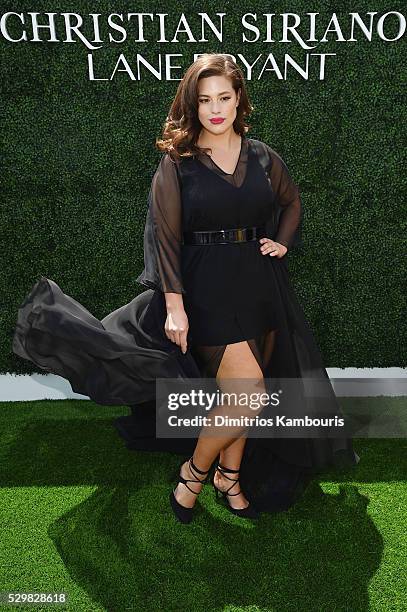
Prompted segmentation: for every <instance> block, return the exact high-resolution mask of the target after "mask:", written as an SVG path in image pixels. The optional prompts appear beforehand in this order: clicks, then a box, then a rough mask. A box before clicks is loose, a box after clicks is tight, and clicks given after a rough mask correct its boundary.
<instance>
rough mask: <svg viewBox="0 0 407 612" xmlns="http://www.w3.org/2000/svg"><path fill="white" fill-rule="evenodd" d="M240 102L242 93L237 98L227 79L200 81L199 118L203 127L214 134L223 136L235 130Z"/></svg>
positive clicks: (215, 78)
mask: <svg viewBox="0 0 407 612" xmlns="http://www.w3.org/2000/svg"><path fill="white" fill-rule="evenodd" d="M239 100H240V91H239V92H238V95H237V96H236V93H235V90H234V89H233V86H232V82H231V80H230V79H228V78H227V77H225V76H211V77H206V78H203V79H200V80H199V81H198V118H199V121H200V122H201V124H202V127H203V128H204V129H206V130H208V132H211V133H212V134H223V133H224V132H226V131H228V130H229V129H230V128H233V122H234V120H235V119H236V114H237V107H238V106H239ZM221 119H222V120H223V121H221ZM212 120H214V121H212ZM215 120H217V121H215Z"/></svg>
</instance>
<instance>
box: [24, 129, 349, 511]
mask: <svg viewBox="0 0 407 612" xmlns="http://www.w3.org/2000/svg"><path fill="white" fill-rule="evenodd" d="M253 226H264V227H265V228H266V235H267V236H268V237H270V238H272V239H274V240H276V241H277V242H279V243H281V244H284V245H285V246H287V248H288V249H291V248H292V247H294V246H296V245H297V244H299V243H300V241H301V237H300V227H301V200H300V194H299V189H298V187H297V186H296V184H295V183H294V181H293V180H292V178H291V176H290V174H289V172H288V169H287V166H286V164H285V163H284V161H283V160H282V159H281V157H280V156H279V155H278V154H277V153H276V152H275V151H274V150H273V149H271V148H270V147H269V146H268V145H267V144H265V143H263V142H261V141H259V140H255V139H252V138H248V137H247V136H243V137H242V140H241V150H240V155H239V159H238V162H237V164H236V168H235V171H234V172H233V173H232V174H227V173H225V172H224V171H223V170H222V169H221V168H219V167H218V166H217V165H216V163H215V162H214V161H213V160H212V158H211V157H210V156H209V155H207V154H206V153H203V152H202V153H201V154H199V155H198V156H193V157H188V158H183V159H182V160H181V161H180V162H176V161H174V160H173V159H172V158H171V156H170V155H169V154H164V155H163V156H162V158H161V161H160V164H159V166H158V168H157V170H156V172H155V174H154V177H153V180H152V183H151V189H150V192H149V197H148V212H147V219H146V225H145V233H144V262H145V267H144V270H143V272H142V273H141V274H140V275H139V276H138V278H137V281H138V282H139V283H141V284H142V285H144V286H145V287H148V289H147V290H146V291H144V292H142V293H141V294H140V295H138V296H137V297H136V298H134V299H133V300H132V301H131V302H130V303H129V304H126V305H124V306H122V307H121V308H119V309H117V310H115V311H114V312H112V313H111V314H109V315H108V316H107V317H105V318H104V319H102V320H101V321H99V320H98V319H96V318H95V317H93V316H92V314H91V313H89V311H88V310H86V308H84V307H83V306H82V305H81V304H80V303H78V302H77V301H76V300H74V299H73V298H72V297H70V296H68V295H66V294H64V293H63V291H62V290H61V289H60V288H59V286H58V285H57V284H56V283H55V282H54V281H52V280H50V279H47V278H45V277H41V278H40V280H39V281H38V282H37V283H36V284H35V285H34V287H33V289H32V290H31V292H30V293H29V295H28V296H27V297H26V299H25V300H24V302H23V304H22V305H21V307H20V309H19V311H18V320H17V325H16V328H15V333H14V338H13V351H14V352H15V353H16V354H17V355H19V356H21V357H23V358H25V359H29V360H31V361H32V362H33V363H35V364H36V365H37V366H38V367H40V368H42V369H44V370H47V371H49V372H53V373H55V374H59V375H60V376H63V377H64V378H66V379H68V380H69V382H70V383H71V386H72V388H73V390H74V391H76V392H78V393H82V394H85V395H88V396H89V397H90V398H91V399H93V400H94V401H95V402H97V403H99V404H105V405H108V404H126V405H129V406H131V407H132V415H130V416H126V417H121V418H119V419H117V421H116V423H115V424H116V427H117V429H118V431H119V433H120V434H121V435H122V437H123V438H124V439H125V440H126V443H127V446H128V447H129V448H132V449H139V450H167V451H170V452H175V453H185V454H189V453H192V451H193V449H194V446H195V443H196V438H191V439H179V440H177V439H172V440H169V439H160V438H156V437H155V420H154V419H155V380H156V378H158V377H159V378H164V377H170V378H179V379H180V380H188V378H191V377H192V378H200V377H215V376H216V373H217V371H218V368H219V365H220V363H221V360H222V356H223V353H224V351H225V349H226V346H227V345H228V344H231V343H235V342H240V341H242V340H246V341H247V342H248V344H249V346H250V349H251V351H252V353H253V355H254V356H255V358H256V360H257V363H258V364H259V366H260V368H261V370H262V372H263V375H264V377H265V378H270V379H272V378H273V377H274V378H281V377H282V378H301V377H312V378H315V379H318V380H319V381H321V380H322V381H323V382H324V386H325V389H324V406H323V413H324V416H326V415H327V414H329V415H330V416H334V415H336V416H343V415H342V412H341V409H340V407H339V405H338V403H337V401H336V398H335V395H334V392H333V389H332V386H331V383H330V381H329V377H328V375H327V372H326V370H325V368H324V366H323V363H322V359H321V355H320V352H319V349H318V347H317V345H316V343H315V339H314V337H313V333H312V331H311V329H310V327H309V325H308V323H307V321H306V319H305V317H304V313H303V310H302V308H301V306H300V304H299V302H298V300H297V297H296V295H295V292H294V290H293V287H292V285H291V283H290V280H289V275H288V269H287V263H286V257H285V256H284V257H282V258H279V259H278V258H277V257H275V256H273V257H270V256H268V255H263V254H262V253H261V252H260V244H259V242H258V241H257V240H254V241H250V242H241V243H229V244H210V245H201V246H198V245H191V244H185V243H184V241H183V236H184V232H189V231H210V230H217V229H231V228H241V227H253ZM164 292H175V293H182V294H183V301H184V306H185V311H186V314H187V316H188V321H189V331H188V336H187V348H188V350H187V352H186V354H185V355H184V354H183V353H182V351H181V349H180V347H178V346H177V345H176V344H174V343H173V342H171V341H170V340H169V339H168V338H167V337H166V335H165V332H164V324H165V320H166V308H165V296H164ZM358 461H359V457H358V456H357V454H356V453H355V452H354V450H353V448H352V441H351V439H350V438H349V437H338V438H332V437H319V438H290V439H283V438H254V437H253V438H249V439H248V440H247V443H246V445H245V451H244V455H243V459H242V464H241V476H240V478H241V485H242V487H243V489H244V491H245V493H246V495H247V497H248V499H250V500H251V501H253V502H255V503H256V505H257V506H258V507H259V509H262V510H264V511H269V512H273V511H278V510H281V509H285V508H288V507H289V506H290V505H292V503H294V501H296V499H298V497H299V496H300V495H301V493H302V492H303V490H304V488H305V486H306V484H307V483H308V482H309V480H310V478H311V477H312V476H313V475H314V474H316V473H318V472H320V471H322V470H324V469H326V468H331V467H336V466H339V467H346V466H351V465H355V464H357V462H358Z"/></svg>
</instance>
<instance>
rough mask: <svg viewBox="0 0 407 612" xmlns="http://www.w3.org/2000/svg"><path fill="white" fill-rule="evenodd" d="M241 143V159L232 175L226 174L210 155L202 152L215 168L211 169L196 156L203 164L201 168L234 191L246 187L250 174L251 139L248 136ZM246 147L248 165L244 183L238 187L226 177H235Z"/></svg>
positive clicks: (243, 137) (242, 138) (242, 137)
mask: <svg viewBox="0 0 407 612" xmlns="http://www.w3.org/2000/svg"><path fill="white" fill-rule="evenodd" d="M240 138H241V142H240V153H239V158H238V160H237V164H236V166H235V169H234V171H233V173H232V174H228V173H227V172H225V171H224V170H223V169H222V168H220V166H218V165H217V164H216V163H215V162H214V161H213V159H212V158H211V156H210V155H208V154H207V153H204V152H202V153H203V154H205V155H206V157H208V158H209V159H210V161H211V163H212V164H213V165H214V166H215V168H211V167H210V166H209V165H207V164H206V163H204V162H203V161H202V159H200V156H199V155H197V156H196V160H197V161H198V162H199V163H200V164H201V166H203V167H204V168H206V170H207V171H208V172H210V173H211V174H214V175H215V176H217V177H218V178H219V179H220V180H221V181H223V182H225V183H227V184H228V185H229V186H230V187H232V189H241V188H242V187H243V185H245V183H246V180H247V174H248V164H249V160H250V146H249V139H248V138H247V137H246V136H241V137H240ZM244 145H246V147H245V148H246V149H247V150H246V154H247V161H246V162H245V163H246V169H245V175H244V177H243V181H242V183H241V184H240V185H239V186H238V185H234V184H233V183H232V182H229V181H228V180H227V179H226V177H234V175H235V174H236V171H237V169H238V167H239V164H240V163H241V160H242V153H243V150H244ZM217 170H219V171H220V172H218V171H217Z"/></svg>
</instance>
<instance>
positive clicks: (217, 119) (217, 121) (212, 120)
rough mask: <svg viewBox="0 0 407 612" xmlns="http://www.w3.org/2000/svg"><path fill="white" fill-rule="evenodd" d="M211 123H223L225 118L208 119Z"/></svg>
mask: <svg viewBox="0 0 407 612" xmlns="http://www.w3.org/2000/svg"><path fill="white" fill-rule="evenodd" d="M209 121H210V122H211V123H223V122H224V121H225V120H224V119H222V117H216V118H215V119H210V120H209Z"/></svg>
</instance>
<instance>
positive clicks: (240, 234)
mask: <svg viewBox="0 0 407 612" xmlns="http://www.w3.org/2000/svg"><path fill="white" fill-rule="evenodd" d="M244 239H245V235H244V229H242V228H239V229H237V230H236V242H244Z"/></svg>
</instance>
